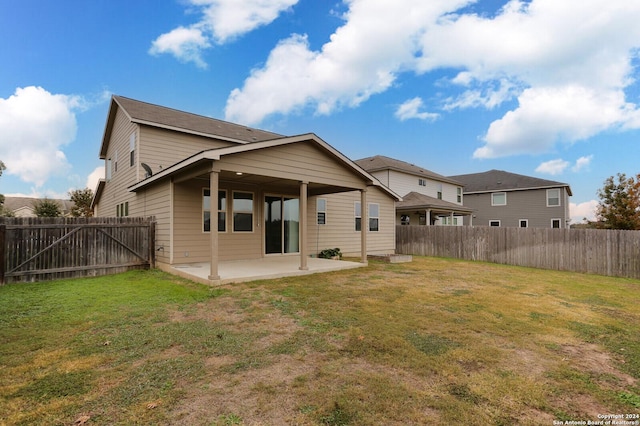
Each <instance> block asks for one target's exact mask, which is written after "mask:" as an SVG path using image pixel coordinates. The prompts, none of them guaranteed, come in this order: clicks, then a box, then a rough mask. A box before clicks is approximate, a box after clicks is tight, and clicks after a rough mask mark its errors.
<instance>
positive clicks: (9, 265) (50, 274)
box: [0, 218, 155, 284]
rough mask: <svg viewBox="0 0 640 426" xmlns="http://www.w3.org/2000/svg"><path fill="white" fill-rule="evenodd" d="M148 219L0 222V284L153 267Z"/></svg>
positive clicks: (151, 224)
mask: <svg viewBox="0 0 640 426" xmlns="http://www.w3.org/2000/svg"><path fill="white" fill-rule="evenodd" d="M154 241H155V221H154V220H153V218H0V284H4V283H5V282H6V283H10V282H28V281H44V280H52V279H60V278H71V277H82V276H99V275H107V274H113V273H119V272H124V271H127V270H129V269H144V268H149V267H154V266H155V243H154Z"/></svg>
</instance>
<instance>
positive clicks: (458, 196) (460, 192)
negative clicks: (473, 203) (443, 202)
mask: <svg viewBox="0 0 640 426" xmlns="http://www.w3.org/2000/svg"><path fill="white" fill-rule="evenodd" d="M456 192H457V196H456V200H457V201H458V202H459V203H462V188H460V187H458V188H456Z"/></svg>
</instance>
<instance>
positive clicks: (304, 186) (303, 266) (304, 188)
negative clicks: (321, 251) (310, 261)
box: [298, 182, 309, 271]
mask: <svg viewBox="0 0 640 426" xmlns="http://www.w3.org/2000/svg"><path fill="white" fill-rule="evenodd" d="M308 187H309V182H300V218H299V219H298V220H299V221H300V222H299V224H300V268H299V269H300V270H301V271H306V270H308V269H309V267H308V266H307V204H308V202H307V201H308V200H307V193H308V189H309V188H308Z"/></svg>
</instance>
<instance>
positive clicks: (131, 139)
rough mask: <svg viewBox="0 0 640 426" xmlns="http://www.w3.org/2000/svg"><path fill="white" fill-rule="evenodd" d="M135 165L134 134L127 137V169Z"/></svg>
mask: <svg viewBox="0 0 640 426" xmlns="http://www.w3.org/2000/svg"><path fill="white" fill-rule="evenodd" d="M135 164H136V134H135V133H131V136H129V167H133V166H134V165H135Z"/></svg>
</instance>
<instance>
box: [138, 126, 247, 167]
mask: <svg viewBox="0 0 640 426" xmlns="http://www.w3.org/2000/svg"><path fill="white" fill-rule="evenodd" d="M140 140H141V142H142V143H140V144H139V145H140V149H139V150H140V155H139V158H140V162H142V163H146V164H148V165H149V166H150V167H151V169H152V170H153V172H154V173H157V172H159V171H160V170H162V169H166V168H167V167H169V166H171V165H173V164H175V163H177V162H179V161H182V160H184V159H185V158H188V157H190V156H192V155H194V154H197V153H198V152H202V151H205V150H207V149H214V148H221V147H225V146H230V145H235V144H234V143H232V142H227V141H219V140H216V139H211V138H206V137H203V136H197V135H190V134H185V133H179V132H174V131H171V130H166V129H158V128H155V127H150V126H141V127H140ZM127 154H128V152H127ZM127 161H128V160H127ZM142 173H143V174H142V175H141V177H144V171H143V172H142Z"/></svg>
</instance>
